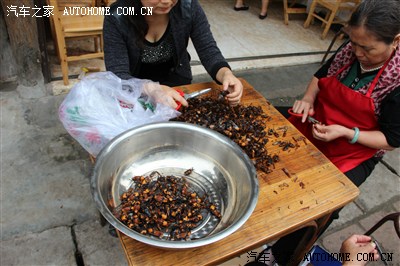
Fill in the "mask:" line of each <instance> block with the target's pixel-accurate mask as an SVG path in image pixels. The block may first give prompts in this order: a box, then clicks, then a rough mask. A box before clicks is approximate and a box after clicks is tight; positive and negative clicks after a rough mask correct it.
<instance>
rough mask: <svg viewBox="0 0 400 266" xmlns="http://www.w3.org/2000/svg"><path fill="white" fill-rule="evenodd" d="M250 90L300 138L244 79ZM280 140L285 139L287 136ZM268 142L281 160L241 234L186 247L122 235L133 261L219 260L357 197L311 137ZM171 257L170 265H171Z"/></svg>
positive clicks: (248, 96) (250, 99)
mask: <svg viewBox="0 0 400 266" xmlns="http://www.w3.org/2000/svg"><path fill="white" fill-rule="evenodd" d="M241 81H242V83H243V86H244V94H243V97H242V100H241V104H243V105H245V106H247V105H254V106H261V107H262V108H263V110H264V112H265V113H266V114H267V115H268V116H270V117H271V118H270V120H269V121H268V122H267V125H268V128H273V129H275V130H276V129H278V128H281V127H284V126H287V127H288V130H287V133H286V136H285V139H287V140H288V141H289V140H290V141H291V142H292V143H293V142H294V140H293V138H295V139H297V138H298V137H300V136H302V134H301V133H300V132H299V131H298V130H297V129H296V128H295V127H294V126H293V125H292V124H291V123H290V122H289V121H288V120H287V119H286V118H285V117H283V116H282V115H281V114H280V113H279V112H278V111H277V110H276V109H275V108H274V107H273V106H272V105H271V104H270V103H269V102H268V101H267V100H266V99H265V98H264V97H263V96H262V95H261V94H260V93H258V92H257V91H256V90H255V89H254V88H253V87H252V86H251V85H250V84H248V83H247V82H246V81H245V80H243V79H241ZM208 87H211V88H218V89H220V86H218V85H217V84H216V83H214V82H207V83H198V84H192V85H186V86H181V87H179V88H180V89H181V90H183V91H184V92H191V91H194V90H199V89H203V88H208ZM279 140H283V139H282V136H281V137H280V138H279ZM272 143H273V141H269V143H268V144H267V149H268V152H269V153H271V154H279V157H280V162H278V163H276V164H275V169H273V171H272V173H269V174H265V173H264V172H260V171H258V172H257V175H258V180H259V196H258V202H257V206H256V208H255V210H254V212H253V213H252V215H251V216H250V218H249V219H248V220H247V221H246V223H245V224H244V225H243V226H242V227H241V228H239V229H238V230H237V231H236V232H235V233H233V234H231V235H229V236H228V237H226V238H224V239H222V240H220V241H217V242H215V243H213V244H210V245H206V246H203V247H198V248H190V249H184V250H166V249H160V248H157V247H152V246H150V245H147V244H143V243H141V242H138V241H136V240H134V239H131V238H129V237H127V236H125V235H124V234H122V233H121V234H120V240H121V244H122V246H123V249H124V251H125V254H126V256H127V259H128V263H129V264H130V265H167V264H168V265H215V264H218V263H222V262H224V261H227V260H229V259H232V258H234V257H235V256H238V255H240V254H243V253H245V252H248V251H250V250H252V249H254V248H257V247H260V246H261V245H263V244H266V243H268V242H270V241H273V240H277V239H279V238H280V237H282V236H284V235H286V234H288V233H290V232H292V231H294V230H296V229H298V228H300V227H301V226H302V225H304V224H306V223H308V222H310V221H313V220H316V219H318V218H321V217H323V216H324V215H326V214H329V213H331V212H332V211H334V210H336V209H338V208H340V207H343V206H344V205H346V204H347V203H349V202H351V201H352V200H354V199H355V198H356V197H357V196H358V194H359V190H358V188H357V187H356V186H354V185H353V184H352V182H351V181H350V180H349V179H348V178H347V177H346V176H345V175H343V174H342V173H341V172H340V171H339V170H338V169H337V168H336V167H335V166H334V165H333V164H332V163H331V162H330V161H329V160H328V159H327V158H326V157H325V156H324V155H323V154H322V153H321V152H320V151H319V150H318V149H317V148H315V146H313V145H312V144H311V143H310V142H309V141H308V140H305V141H298V144H299V146H298V147H297V148H293V149H289V150H287V151H283V150H282V148H281V147H279V146H278V145H272ZM166 262H167V264H166Z"/></svg>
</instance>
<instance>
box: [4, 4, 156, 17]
mask: <svg viewBox="0 0 400 266" xmlns="http://www.w3.org/2000/svg"><path fill="white" fill-rule="evenodd" d="M6 11H7V16H15V17H50V16H53V15H54V6H41V7H38V6H36V5H35V6H34V7H30V6H25V5H22V6H16V5H10V6H7V10H6ZM60 12H61V13H62V15H63V16H90V15H92V16H110V15H112V13H110V7H82V6H69V7H64V9H63V10H61V11H60ZM116 14H117V15H124V16H132V15H133V16H137V15H142V16H151V15H152V14H153V8H152V7H141V8H140V10H137V9H135V8H134V7H117V9H116Z"/></svg>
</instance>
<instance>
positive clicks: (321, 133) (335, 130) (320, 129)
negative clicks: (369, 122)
mask: <svg viewBox="0 0 400 266" xmlns="http://www.w3.org/2000/svg"><path fill="white" fill-rule="evenodd" d="M312 134H313V136H314V138H316V139H318V140H321V141H325V142H329V141H332V140H334V139H337V138H340V137H345V138H347V139H352V137H353V135H354V130H353V129H350V128H347V127H344V126H341V125H329V126H326V125H322V124H314V125H313V128H312Z"/></svg>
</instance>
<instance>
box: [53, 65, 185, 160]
mask: <svg viewBox="0 0 400 266" xmlns="http://www.w3.org/2000/svg"><path fill="white" fill-rule="evenodd" d="M146 85H151V86H154V85H157V83H153V82H151V81H149V80H141V79H130V80H121V79H120V78H118V77H117V76H116V75H114V74H113V73H111V72H99V73H93V74H90V75H88V76H87V77H85V78H83V79H82V80H81V81H80V82H79V83H77V84H76V85H75V86H74V87H73V88H72V89H71V91H70V92H69V93H68V95H67V96H66V97H65V99H64V101H63V102H62V104H61V106H60V107H59V110H58V115H59V118H60V120H61V122H62V123H63V125H64V127H65V129H66V130H67V131H68V133H69V134H70V135H71V136H72V137H73V138H74V139H76V140H77V141H78V142H79V143H80V144H81V145H82V147H83V148H84V149H85V150H87V151H88V152H89V153H90V154H91V155H93V156H97V154H98V153H99V152H100V150H101V149H102V148H103V147H104V146H105V145H106V144H107V143H108V142H109V141H110V140H111V139H113V138H114V137H115V136H117V135H118V134H120V133H122V132H124V131H126V130H128V129H131V128H133V127H136V126H140V125H143V124H147V123H152V122H160V121H168V120H169V119H172V118H175V117H177V116H178V115H179V114H180V113H179V112H178V111H176V110H175V109H173V108H172V107H169V106H166V105H163V104H160V103H156V102H155V101H154V99H152V97H147V96H143V95H142V92H143V91H144V87H145V86H146Z"/></svg>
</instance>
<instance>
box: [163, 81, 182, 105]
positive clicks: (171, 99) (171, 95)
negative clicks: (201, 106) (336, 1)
mask: <svg viewBox="0 0 400 266" xmlns="http://www.w3.org/2000/svg"><path fill="white" fill-rule="evenodd" d="M161 89H162V90H163V91H164V93H165V94H166V95H165V98H164V99H163V100H162V103H163V104H166V105H169V106H171V107H172V108H174V109H176V107H178V103H177V102H180V103H181V104H182V105H183V106H186V107H187V106H188V102H187V101H186V99H185V98H183V97H182V96H181V95H180V94H179V92H177V91H176V90H175V89H173V88H171V87H168V86H165V85H161Z"/></svg>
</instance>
